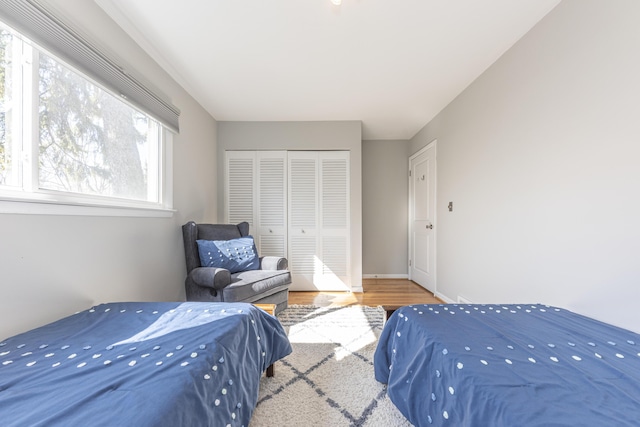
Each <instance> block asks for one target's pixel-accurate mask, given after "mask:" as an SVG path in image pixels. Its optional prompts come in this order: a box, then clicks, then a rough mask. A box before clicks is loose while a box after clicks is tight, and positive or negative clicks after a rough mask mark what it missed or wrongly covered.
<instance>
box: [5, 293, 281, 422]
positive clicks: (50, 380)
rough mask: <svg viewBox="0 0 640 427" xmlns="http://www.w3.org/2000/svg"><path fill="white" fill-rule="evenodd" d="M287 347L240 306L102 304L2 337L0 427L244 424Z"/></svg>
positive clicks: (272, 327) (270, 325)
mask: <svg viewBox="0 0 640 427" xmlns="http://www.w3.org/2000/svg"><path fill="white" fill-rule="evenodd" d="M290 352H291V346H290V344H289V340H288V339H287V336H286V334H285V332H284V330H283V328H282V326H281V325H280V322H278V320H277V319H276V318H275V317H273V316H270V315H268V314H267V313H265V312H264V311H262V310H259V309H257V308H255V307H254V306H252V305H250V304H242V303H226V304H225V303H197V302H188V303H141V302H135V303H133V302H132V303H110V304H102V305H98V306H95V307H92V308H91V309H88V310H86V311H82V312H80V313H77V314H75V315H73V316H70V317H66V318H64V319H61V320H59V321H57V322H54V323H51V324H49V325H46V326H43V327H40V328H37V329H34V330H32V331H29V332H26V333H23V334H20V335H17V336H14V337H12V338H9V339H7V340H4V341H1V342H0V425H2V426H4V427H7V426H21V427H22V426H31V427H33V426H47V427H48V426H137V427H138V426H171V427H183V426H198V427H200V426H212V427H219V426H228V425H229V426H247V425H248V424H249V420H250V418H251V414H252V412H253V409H254V407H255V404H256V401H257V397H258V388H259V382H260V377H261V375H262V373H263V372H264V370H265V369H266V368H267V367H268V366H269V365H270V364H272V363H273V362H275V361H276V360H278V359H280V358H282V357H284V356H286V355H287V354H289V353H290Z"/></svg>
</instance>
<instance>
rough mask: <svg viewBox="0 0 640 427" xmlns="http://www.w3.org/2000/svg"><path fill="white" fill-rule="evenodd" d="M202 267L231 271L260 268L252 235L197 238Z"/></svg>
mask: <svg viewBox="0 0 640 427" xmlns="http://www.w3.org/2000/svg"><path fill="white" fill-rule="evenodd" d="M196 242H197V243H198V254H199V255H200V265H201V266H202V267H217V268H226V269H227V270H229V271H230V272H231V273H237V272H238V271H247V270H258V269H259V268H260V259H259V258H258V251H257V249H256V245H255V243H254V241H253V237H252V236H246V237H240V238H238V239H231V240H196Z"/></svg>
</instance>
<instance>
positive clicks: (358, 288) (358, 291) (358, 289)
mask: <svg viewBox="0 0 640 427" xmlns="http://www.w3.org/2000/svg"><path fill="white" fill-rule="evenodd" d="M351 292H356V293H362V292H364V289H362V286H352V287H351Z"/></svg>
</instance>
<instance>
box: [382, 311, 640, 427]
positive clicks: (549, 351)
mask: <svg viewBox="0 0 640 427" xmlns="http://www.w3.org/2000/svg"><path fill="white" fill-rule="evenodd" d="M375 376H376V379H377V380H378V381H380V382H382V383H386V384H388V388H387V393H388V395H389V398H390V399H391V401H392V402H393V403H394V404H395V405H396V406H397V407H398V409H399V410H400V411H401V412H402V413H403V414H404V415H405V416H406V417H407V418H408V419H409V421H411V422H412V423H413V424H414V425H416V426H431V425H438V426H441V425H446V426H456V427H461V426H483V427H484V426H492V427H494V426H509V427H512V426H598V427H602V426H638V425H640V335H638V334H636V333H633V332H630V331H627V330H624V329H620V328H617V327H614V326H611V325H607V324H605V323H602V322H598V321H596V320H593V319H590V318H587V317H584V316H581V315H578V314H575V313H572V312H570V311H567V310H563V309H559V308H555V307H548V306H543V305H453V304H452V305H413V306H407V307H402V308H401V309H399V310H397V311H396V312H395V313H394V314H393V315H392V316H391V317H390V319H389V320H388V322H387V324H386V325H385V328H384V330H383V332H382V335H381V337H380V341H379V344H378V347H377V350H376V353H375Z"/></svg>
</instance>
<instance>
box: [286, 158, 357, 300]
mask: <svg viewBox="0 0 640 427" xmlns="http://www.w3.org/2000/svg"><path fill="white" fill-rule="evenodd" d="M288 159H289V193H288V194H289V216H288V218H289V233H288V234H289V256H288V258H289V267H290V269H291V273H292V276H293V285H292V287H291V290H349V289H350V280H349V277H350V275H349V271H350V267H349V266H350V262H349V253H350V246H349V173H348V171H349V153H348V152H308V151H306V152H305V151H300V152H289V153H288Z"/></svg>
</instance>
